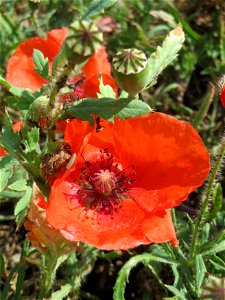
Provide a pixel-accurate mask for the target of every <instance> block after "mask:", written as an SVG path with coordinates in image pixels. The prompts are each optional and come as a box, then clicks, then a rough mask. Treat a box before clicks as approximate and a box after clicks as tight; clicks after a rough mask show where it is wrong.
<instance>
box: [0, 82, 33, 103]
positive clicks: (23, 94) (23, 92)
mask: <svg viewBox="0 0 225 300" xmlns="http://www.w3.org/2000/svg"><path fill="white" fill-rule="evenodd" d="M0 84H1V85H3V86H4V87H5V88H7V89H8V91H9V92H10V93H11V94H12V95H14V96H15V97H14V98H12V97H11V98H8V99H9V101H7V104H8V105H9V106H11V107H14V108H18V109H28V108H29V106H30V104H31V103H32V102H33V100H34V99H35V97H36V95H35V93H34V94H33V93H32V91H31V90H29V89H20V88H17V87H14V86H12V85H11V84H10V83H9V82H8V81H6V80H5V79H4V78H3V77H1V76H0Z"/></svg>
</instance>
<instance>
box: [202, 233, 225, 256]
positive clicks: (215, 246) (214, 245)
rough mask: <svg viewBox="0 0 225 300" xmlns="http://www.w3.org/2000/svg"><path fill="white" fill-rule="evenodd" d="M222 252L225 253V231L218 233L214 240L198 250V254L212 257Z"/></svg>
mask: <svg viewBox="0 0 225 300" xmlns="http://www.w3.org/2000/svg"><path fill="white" fill-rule="evenodd" d="M221 251H225V230H222V231H220V232H219V233H217V235H216V236H215V237H214V238H211V240H210V241H209V242H207V243H205V244H204V245H202V246H201V247H199V249H198V253H199V254H202V256H211V255H213V254H216V253H218V252H221Z"/></svg>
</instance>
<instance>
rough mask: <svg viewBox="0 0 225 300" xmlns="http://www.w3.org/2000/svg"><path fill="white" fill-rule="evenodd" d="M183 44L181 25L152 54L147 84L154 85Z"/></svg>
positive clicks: (149, 61)
mask: <svg viewBox="0 0 225 300" xmlns="http://www.w3.org/2000/svg"><path fill="white" fill-rule="evenodd" d="M183 42H184V32H183V29H182V27H181V25H179V24H178V25H177V26H176V27H175V28H174V29H173V30H172V31H170V33H169V35H168V36H167V37H166V39H165V40H164V42H163V44H162V47H160V46H158V47H157V50H156V52H154V53H152V54H151V56H150V58H149V60H148V63H149V65H150V71H149V74H148V82H149V83H148V84H149V86H152V85H153V84H155V83H156V80H157V77H158V75H159V74H160V73H161V72H162V70H164V69H165V68H166V67H167V66H168V65H169V64H170V63H171V62H172V61H173V60H174V59H175V58H176V57H177V55H178V52H179V50H180V49H181V47H182V45H183Z"/></svg>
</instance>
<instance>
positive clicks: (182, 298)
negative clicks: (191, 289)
mask: <svg viewBox="0 0 225 300" xmlns="http://www.w3.org/2000/svg"><path fill="white" fill-rule="evenodd" d="M165 286H166V287H167V288H168V290H169V291H170V292H172V293H173V294H174V295H175V296H176V297H178V299H179V300H187V298H186V296H185V294H184V293H183V291H181V290H178V289H177V288H176V287H175V286H172V285H168V284H165Z"/></svg>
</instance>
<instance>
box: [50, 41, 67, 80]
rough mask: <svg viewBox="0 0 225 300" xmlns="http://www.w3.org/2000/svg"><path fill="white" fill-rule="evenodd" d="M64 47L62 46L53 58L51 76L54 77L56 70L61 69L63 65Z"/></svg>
mask: <svg viewBox="0 0 225 300" xmlns="http://www.w3.org/2000/svg"><path fill="white" fill-rule="evenodd" d="M65 57H66V54H65V46H64V44H62V47H61V49H60V51H59V53H58V55H57V56H56V57H55V59H54V61H53V63H52V75H55V72H56V70H57V69H58V68H60V67H63V66H64V65H65Z"/></svg>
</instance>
